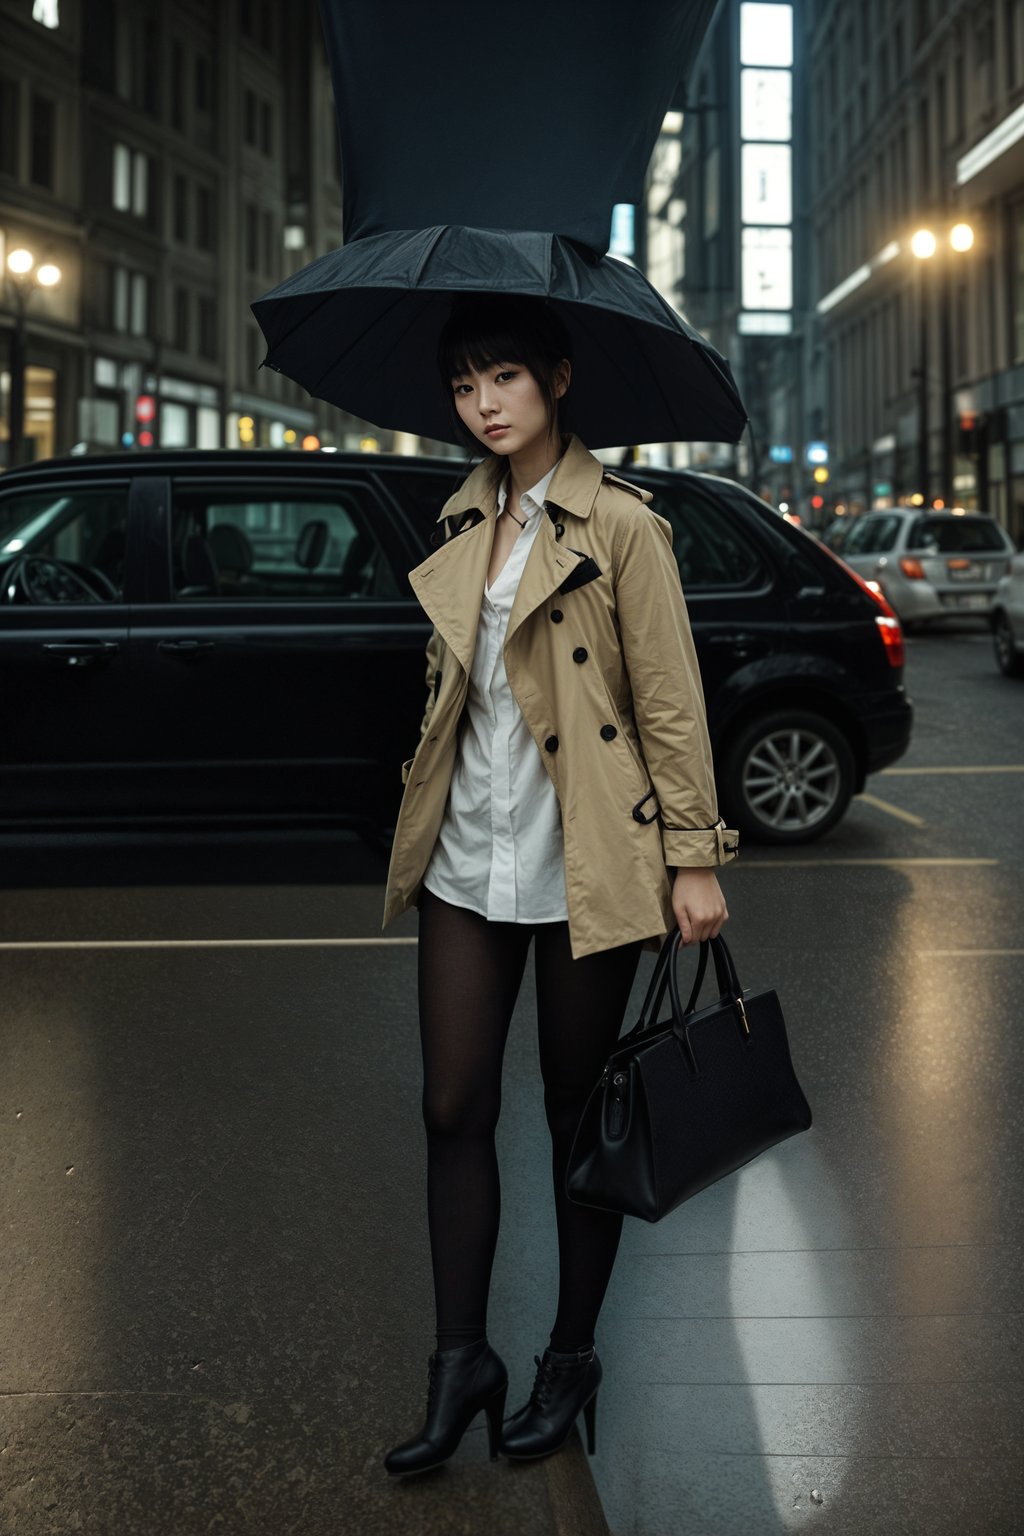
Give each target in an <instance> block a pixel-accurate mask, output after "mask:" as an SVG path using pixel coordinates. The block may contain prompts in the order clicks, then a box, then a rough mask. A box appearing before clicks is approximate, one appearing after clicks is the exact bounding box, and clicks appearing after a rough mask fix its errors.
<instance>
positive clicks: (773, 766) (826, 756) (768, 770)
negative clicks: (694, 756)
mask: <svg viewBox="0 0 1024 1536" xmlns="http://www.w3.org/2000/svg"><path fill="white" fill-rule="evenodd" d="M840 781H841V774H840V768H839V759H838V758H837V757H836V754H835V752H834V751H833V750H832V748H831V747H830V746H829V744H828V742H827V741H826V740H825V739H824V737H822V736H819V735H817V734H816V733H815V732H814V731H809V730H806V729H800V728H799V727H795V726H788V727H786V728H784V729H783V730H780V731H772V732H771V734H770V735H768V736H762V737H761V739H760V740H759V741H757V742H755V744H754V746H753V747H752V748H751V749H750V751H749V752H748V753H747V758H746V761H745V763H744V764H743V795H744V799H745V800H746V803H747V805H748V806H749V807H750V809H751V810H752V811H753V813H754V815H755V816H757V818H758V819H759V820H760V821H762V822H764V823H765V824H766V825H767V826H769V827H772V828H773V829H774V830H775V831H778V832H798V831H805V830H806V829H807V828H808V827H813V826H816V825H817V824H818V822H820V821H823V820H824V819H825V817H826V816H827V815H828V814H829V812H830V811H831V810H832V809H833V808H834V806H835V803H836V800H837V798H838V795H839V788H840Z"/></svg>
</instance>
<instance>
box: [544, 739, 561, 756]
mask: <svg viewBox="0 0 1024 1536" xmlns="http://www.w3.org/2000/svg"><path fill="white" fill-rule="evenodd" d="M544 745H545V746H546V747H547V749H548V751H549V752H557V751H558V737H557V736H549V737H548V739H547V741H546V742H545V743H544Z"/></svg>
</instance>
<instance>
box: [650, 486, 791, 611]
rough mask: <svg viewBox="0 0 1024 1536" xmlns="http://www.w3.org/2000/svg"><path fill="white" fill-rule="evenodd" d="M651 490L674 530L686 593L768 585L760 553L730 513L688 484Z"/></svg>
mask: <svg viewBox="0 0 1024 1536" xmlns="http://www.w3.org/2000/svg"><path fill="white" fill-rule="evenodd" d="M638 483H639V482H638ZM646 489H648V490H650V491H651V492H652V493H653V497H654V499H653V501H652V502H651V507H652V509H653V510H654V511H655V512H657V513H660V515H661V516H662V517H664V518H667V520H668V521H669V522H670V523H671V524H672V548H673V550H674V551H675V557H676V561H677V563H678V565H679V575H680V579H681V580H682V584H683V591H684V592H688V591H689V592H692V591H699V590H701V589H702V588H707V589H714V590H719V591H720V590H721V589H722V588H723V587H745V586H749V585H751V584H752V583H755V582H760V581H762V580H763V579H764V575H765V571H764V563H763V561H762V559H761V554H760V551H759V550H758V548H757V546H756V545H755V544H754V543H753V542H752V541H751V540H750V539H749V538H748V537H747V535H746V532H745V530H744V529H743V527H742V524H741V522H740V517H739V515H738V514H737V513H736V512H734V511H733V510H732V509H731V508H730V507H728V506H726V505H725V504H723V503H720V502H718V501H716V500H714V499H713V498H712V497H710V496H707V495H705V494H704V493H703V492H702V491H700V490H698V489H697V488H696V487H695V486H693V485H691V484H689V483H686V482H682V483H680V484H679V485H665V484H664V483H663V482H659V483H657V484H654V483H653V482H648V483H647V485H646Z"/></svg>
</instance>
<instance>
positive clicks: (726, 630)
mask: <svg viewBox="0 0 1024 1536" xmlns="http://www.w3.org/2000/svg"><path fill="white" fill-rule="evenodd" d="M633 478H634V479H636V481H637V483H638V484H642V485H644V486H645V487H646V488H647V489H648V490H649V491H651V492H652V493H653V496H654V500H653V502H652V503H651V505H652V507H653V510H654V511H655V512H658V513H660V514H661V516H662V517H664V518H667V519H668V521H669V523H671V525H672V547H673V550H674V552H675V557H676V561H677V563H678V565H679V576H680V580H681V581H682V586H683V595H684V597H685V598H686V608H687V612H688V614H689V617H690V627H691V629H692V631H693V639H694V644H695V646H696V648H697V659H698V661H699V663H700V674H701V681H702V683H703V686H704V699H705V704H706V707H707V715H708V726H709V728H710V730H711V733H712V736H713V735H714V734H715V731H716V729H717V728H718V727H719V726H720V725H721V724H723V723H724V720H725V718H726V716H727V715H728V713H729V711H730V710H731V709H732V707H733V700H734V698H735V697H736V696H737V695H738V694H739V693H740V692H741V691H742V688H743V686H744V679H745V678H746V677H747V676H748V675H749V672H750V670H751V669H754V670H756V669H757V668H758V666H759V665H761V664H762V663H763V661H764V658H766V657H769V656H771V654H772V653H773V652H775V651H776V650H778V648H779V646H780V643H781V632H782V629H783V627H784V618H785V614H784V609H783V608H782V606H781V603H780V600H779V598H778V596H777V595H776V593H775V591H774V588H773V572H772V569H771V566H770V564H769V563H768V562H767V560H766V559H765V556H764V552H763V549H762V548H761V544H760V542H759V540H758V538H757V535H756V533H755V532H754V531H752V529H751V527H750V524H749V521H748V519H747V517H746V516H745V514H744V513H743V511H742V509H740V508H738V507H735V506H733V505H732V503H731V502H729V501H728V500H727V499H726V498H725V497H724V496H720V495H718V494H715V493H714V492H712V491H709V490H706V489H705V488H704V486H703V485H701V483H700V482H699V481H697V480H696V479H695V478H691V477H690V476H688V475H676V476H672V477H671V478H670V477H668V476H664V477H662V476H653V475H652V476H650V477H649V478H648V477H645V478H643V479H641V477H640V475H638V474H636V473H635V472H633ZM741 674H742V676H741Z"/></svg>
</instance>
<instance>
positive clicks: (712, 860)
mask: <svg viewBox="0 0 1024 1536" xmlns="http://www.w3.org/2000/svg"><path fill="white" fill-rule="evenodd" d="M661 840H662V846H663V848H664V851H665V863H666V864H667V865H668V866H669V867H670V868H676V869H707V868H709V867H711V866H714V865H718V864H729V863H731V861H732V860H733V859H734V858H735V857H736V855H737V853H738V852H739V842H740V835H739V833H738V832H737V831H736V830H735V828H733V827H727V826H726V824H725V822H724V821H723V820H722V818H721V817H719V818H718V820H717V822H715V824H714V825H713V826H710V827H666V826H664V825H663V826H662V832H661Z"/></svg>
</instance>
